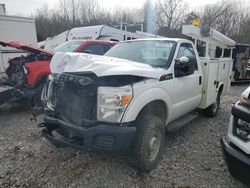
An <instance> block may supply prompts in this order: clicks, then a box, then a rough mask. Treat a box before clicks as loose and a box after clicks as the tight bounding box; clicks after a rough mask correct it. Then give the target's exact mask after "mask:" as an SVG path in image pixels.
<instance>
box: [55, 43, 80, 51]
mask: <svg viewBox="0 0 250 188" xmlns="http://www.w3.org/2000/svg"><path fill="white" fill-rule="evenodd" d="M82 43H83V41H67V42H64V43H62V44H61V45H59V46H57V47H56V48H54V50H53V51H54V52H73V51H75V50H76V49H77V48H79V47H80V46H81V45H82Z"/></svg>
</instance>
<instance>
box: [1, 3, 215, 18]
mask: <svg viewBox="0 0 250 188" xmlns="http://www.w3.org/2000/svg"><path fill="white" fill-rule="evenodd" d="M145 1H146V0H99V4H100V6H101V7H102V8H112V9H114V8H115V7H118V6H124V7H141V6H142V5H143V4H144V2H145ZM155 1H156V0H152V2H155ZM185 1H186V2H188V3H189V4H190V6H194V7H198V6H202V5H205V4H209V3H215V2H217V0H185ZM57 2H58V0H0V4H2V3H3V4H5V5H6V9H7V14H10V15H23V16H28V15H30V14H31V13H35V11H36V9H37V8H40V7H41V6H43V5H44V4H46V3H47V4H48V5H49V7H50V8H53V7H55V6H56V5H57Z"/></svg>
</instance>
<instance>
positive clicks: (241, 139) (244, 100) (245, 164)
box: [221, 87, 250, 186]
mask: <svg viewBox="0 0 250 188" xmlns="http://www.w3.org/2000/svg"><path fill="white" fill-rule="evenodd" d="M221 146H222V151H223V155H224V159H225V161H226V164H227V167H228V170H229V172H230V173H231V175H232V176H233V177H235V178H237V179H238V180H240V181H242V182H243V183H245V184H247V185H248V186H250V87H248V88H247V89H246V90H245V91H244V92H243V93H242V94H241V96H240V100H239V101H238V102H237V103H236V104H235V105H234V106H233V108H232V111H231V117H230V123H229V129H228V136H227V138H222V139H221Z"/></svg>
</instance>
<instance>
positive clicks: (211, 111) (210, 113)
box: [203, 93, 220, 117]
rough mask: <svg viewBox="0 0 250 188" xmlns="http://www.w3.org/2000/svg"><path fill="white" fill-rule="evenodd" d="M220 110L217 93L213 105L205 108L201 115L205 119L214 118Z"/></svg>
mask: <svg viewBox="0 0 250 188" xmlns="http://www.w3.org/2000/svg"><path fill="white" fill-rule="evenodd" d="M219 108H220V94H219V93H218V95H217V98H216V101H215V103H213V104H212V105H210V106H209V107H207V108H206V109H205V110H204V111H203V114H204V115H205V116H207V117H214V116H216V115H217V114H218V110H219Z"/></svg>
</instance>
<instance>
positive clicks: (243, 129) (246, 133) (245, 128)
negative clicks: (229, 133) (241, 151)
mask: <svg viewBox="0 0 250 188" xmlns="http://www.w3.org/2000/svg"><path fill="white" fill-rule="evenodd" d="M234 135H235V136H237V137H238V138H240V139H242V140H243V141H250V123H248V122H246V121H244V120H242V119H236V121H235V125H234Z"/></svg>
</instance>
